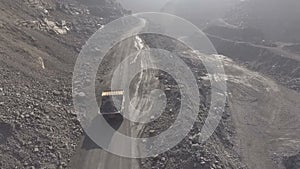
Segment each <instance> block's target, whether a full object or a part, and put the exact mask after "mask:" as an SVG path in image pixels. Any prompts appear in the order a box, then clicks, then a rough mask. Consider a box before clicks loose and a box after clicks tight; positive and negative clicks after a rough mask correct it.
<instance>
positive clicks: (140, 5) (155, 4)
mask: <svg viewBox="0 0 300 169" xmlns="http://www.w3.org/2000/svg"><path fill="white" fill-rule="evenodd" d="M117 1H119V2H121V4H122V5H123V7H124V8H126V9H130V10H132V11H133V12H152V11H155V12H158V11H160V9H161V8H162V7H163V6H164V4H166V3H167V2H168V1H170V0H117Z"/></svg>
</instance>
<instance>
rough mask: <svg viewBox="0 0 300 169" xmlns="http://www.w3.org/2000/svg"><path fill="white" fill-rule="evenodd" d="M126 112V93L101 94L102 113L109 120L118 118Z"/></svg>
mask: <svg viewBox="0 0 300 169" xmlns="http://www.w3.org/2000/svg"><path fill="white" fill-rule="evenodd" d="M123 110H124V91H123V90H116V91H104V92H102V94H101V106H100V113H101V114H102V115H103V116H105V117H108V118H116V117H119V116H120V115H121V116H122V112H123Z"/></svg>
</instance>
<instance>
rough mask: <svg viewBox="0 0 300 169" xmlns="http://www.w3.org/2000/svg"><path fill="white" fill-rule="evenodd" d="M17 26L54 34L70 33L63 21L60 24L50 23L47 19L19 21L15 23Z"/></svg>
mask: <svg viewBox="0 0 300 169" xmlns="http://www.w3.org/2000/svg"><path fill="white" fill-rule="evenodd" d="M17 24H18V26H23V27H27V28H32V29H36V30H41V31H45V32H49V33H54V34H61V35H63V34H67V33H68V32H69V31H70V27H69V26H68V25H67V23H66V21H65V20H61V21H60V22H55V21H50V20H48V19H47V18H44V19H42V20H33V21H20V22H18V23H17Z"/></svg>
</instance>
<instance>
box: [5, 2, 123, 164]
mask: <svg viewBox="0 0 300 169" xmlns="http://www.w3.org/2000/svg"><path fill="white" fill-rule="evenodd" d="M103 2H104V1H103ZM0 4H1V5H0V8H1V10H0V39H1V40H0V58H1V59H0V69H1V71H0V78H1V81H0V117H1V118H0V129H1V130H0V168H3V169H6V168H7V169H8V168H30V169H34V168H65V167H67V164H68V161H69V159H70V157H71V156H72V154H73V152H74V149H75V147H76V144H77V142H78V140H79V136H80V135H81V133H82V131H81V128H80V126H79V124H78V122H77V118H76V116H75V114H74V112H73V111H72V97H71V93H72V91H71V78H72V69H73V65H74V62H75V59H76V57H77V54H78V52H79V50H80V48H81V46H82V45H83V44H84V43H85V40H87V38H88V37H89V36H90V35H91V34H92V33H94V31H95V30H97V29H98V28H100V27H101V26H103V25H104V24H105V23H107V22H109V21H111V20H113V19H115V18H118V17H120V16H121V15H123V12H127V11H124V10H123V9H121V8H120V6H119V5H118V4H116V3H113V2H106V1H105V2H104V3H102V4H101V5H98V6H97V5H93V6H89V5H90V4H89V3H88V4H82V3H79V2H77V1H75V0H70V1H68V0H64V1H60V0H57V1H56V0H47V1H45V0H22V1H11V0H3V1H1V2H0ZM93 11H96V12H93ZM97 11H102V13H101V12H100V13H97ZM103 13H105V14H108V15H103V16H102V14H103Z"/></svg>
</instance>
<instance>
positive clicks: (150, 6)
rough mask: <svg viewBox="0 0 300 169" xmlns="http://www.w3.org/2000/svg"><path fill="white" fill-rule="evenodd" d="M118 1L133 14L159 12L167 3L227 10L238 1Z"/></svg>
mask: <svg viewBox="0 0 300 169" xmlns="http://www.w3.org/2000/svg"><path fill="white" fill-rule="evenodd" d="M117 1H119V2H120V3H121V4H122V5H123V7H124V8H126V9H130V10H132V11H133V12H150V11H155V12H158V11H160V10H161V9H162V8H163V7H164V6H165V4H167V3H168V2H171V3H177V4H180V5H182V4H184V5H187V6H189V5H190V6H191V7H193V8H195V5H196V7H199V8H198V9H199V10H201V9H203V7H205V8H207V9H209V8H211V9H214V10H215V9H222V8H227V7H228V5H230V4H232V2H236V1H238V0H117Z"/></svg>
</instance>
